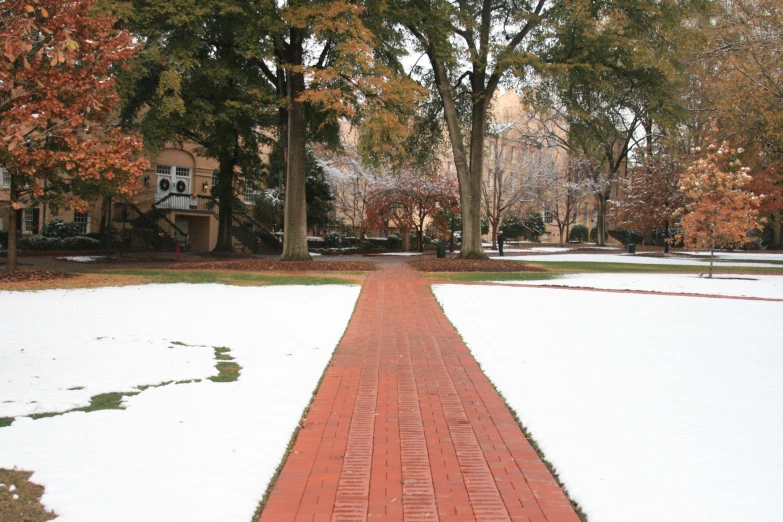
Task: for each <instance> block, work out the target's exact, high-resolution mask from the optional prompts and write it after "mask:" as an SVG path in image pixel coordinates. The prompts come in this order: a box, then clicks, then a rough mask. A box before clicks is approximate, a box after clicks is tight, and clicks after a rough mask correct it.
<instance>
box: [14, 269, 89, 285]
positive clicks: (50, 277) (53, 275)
mask: <svg viewBox="0 0 783 522" xmlns="http://www.w3.org/2000/svg"><path fill="white" fill-rule="evenodd" d="M72 277H78V276H77V275H76V274H68V273H66V272H54V271H51V270H15V271H13V272H8V271H5V270H3V271H0V283H31V282H37V281H54V280H57V279H70V278H72Z"/></svg>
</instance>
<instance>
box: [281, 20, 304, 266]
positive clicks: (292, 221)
mask: <svg viewBox="0 0 783 522" xmlns="http://www.w3.org/2000/svg"><path fill="white" fill-rule="evenodd" d="M298 32H299V31H298V30H296V29H292V30H291V33H292V37H291V46H290V47H291V55H290V56H289V63H290V64H292V65H301V63H302V58H303V56H302V55H303V43H302V40H301V37H300V36H299V35H298ZM287 83H288V159H287V161H286V182H285V216H284V217H283V226H284V227H285V235H284V238H283V255H282V257H281V260H283V261H310V253H309V252H308V251H307V201H306V195H305V177H306V171H305V169H306V165H305V154H306V148H307V115H306V112H305V104H304V102H303V101H301V100H300V96H301V94H302V93H303V92H304V90H305V79H304V74H302V73H301V72H290V73H289V76H288V82H287Z"/></svg>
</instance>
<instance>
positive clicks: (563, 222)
mask: <svg viewBox="0 0 783 522" xmlns="http://www.w3.org/2000/svg"><path fill="white" fill-rule="evenodd" d="M596 169H600V165H596V162H595V160H592V159H590V158H586V157H583V156H570V157H569V158H568V161H567V163H566V165H564V166H558V167H556V168H552V169H548V170H544V171H542V173H541V174H542V175H541V176H540V177H539V178H538V181H539V183H538V187H537V190H536V192H535V193H534V194H535V199H536V201H537V203H538V205H539V206H541V208H542V209H543V210H544V212H545V214H546V213H548V214H549V215H550V216H551V217H552V222H553V223H555V224H556V225H557V228H558V231H559V232H560V244H561V245H562V244H563V243H564V242H565V240H566V238H567V237H568V231H569V228H570V227H571V225H573V224H574V223H575V222H576V219H577V211H578V209H579V205H581V204H582V202H583V201H584V200H585V199H586V198H588V197H589V196H591V195H593V194H595V192H596V189H595V182H594V174H595V170H596Z"/></svg>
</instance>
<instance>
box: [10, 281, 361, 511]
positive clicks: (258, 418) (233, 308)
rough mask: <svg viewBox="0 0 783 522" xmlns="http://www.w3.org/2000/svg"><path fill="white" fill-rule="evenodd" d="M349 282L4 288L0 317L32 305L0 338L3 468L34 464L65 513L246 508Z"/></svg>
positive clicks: (312, 378) (345, 309)
mask: <svg viewBox="0 0 783 522" xmlns="http://www.w3.org/2000/svg"><path fill="white" fill-rule="evenodd" d="M358 293H359V287H357V286H347V285H325V286H295V287H294V286H270V287H263V288H258V287H239V286H226V285H217V284H210V285H203V284H168V285H146V286H128V287H118V288H100V289H80V290H47V291H40V292H22V293H19V292H13V293H11V292H0V316H2V317H19V318H29V319H28V320H19V321H13V322H9V323H8V324H7V325H6V326H5V328H4V332H3V333H4V337H3V343H1V344H0V357H1V358H2V360H3V364H2V365H0V397H3V401H2V402H0V416H2V417H15V419H16V420H15V421H14V422H13V423H12V424H11V425H10V426H6V427H0V469H6V470H10V469H14V468H17V469H18V470H20V471H28V472H33V475H32V477H30V479H29V480H30V482H32V483H34V484H40V485H42V486H44V488H45V491H44V494H43V497H42V500H41V501H42V503H43V505H44V508H45V509H47V510H50V511H53V512H55V513H57V515H59V516H60V517H62V518H63V520H78V521H80V522H105V521H107V520H112V521H126V520H127V521H134V522H135V521H138V520H166V521H167V522H168V521H172V522H174V521H188V522H192V521H204V522H213V521H215V520H220V521H227V522H231V521H241V522H247V521H249V520H251V518H252V515H253V513H254V512H255V510H256V507H257V505H258V503H259V501H260V500H261V498H262V496H263V494H264V492H265V490H266V487H267V484H268V482H269V480H270V478H271V477H272V476H273V474H274V472H275V470H276V468H277V466H278V464H279V463H280V459H281V458H282V456H283V454H284V452H285V450H286V447H287V445H288V442H289V439H290V437H291V434H292V433H293V431H294V430H295V428H296V427H297V424H298V422H299V420H300V416H301V414H302V411H303V409H304V408H305V407H306V406H307V404H308V402H309V401H310V398H311V394H312V392H313V390H314V388H315V386H316V384H317V382H318V380H319V378H320V376H321V375H322V373H323V370H324V368H325V366H326V364H327V363H328V361H329V359H330V357H331V354H332V352H333V350H334V348H335V346H336V345H337V342H338V341H339V339H340V337H341V336H342V333H343V331H344V329H345V326H346V324H347V322H348V319H349V317H350V314H351V312H352V310H353V307H354V304H355V301H356V298H357V296H358ZM32 318H35V319H34V320H33V319H32ZM14 480H21V479H18V478H15V479H14ZM20 487H21V486H20Z"/></svg>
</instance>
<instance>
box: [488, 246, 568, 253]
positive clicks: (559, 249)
mask: <svg viewBox="0 0 783 522" xmlns="http://www.w3.org/2000/svg"><path fill="white" fill-rule="evenodd" d="M570 250H573V249H571V248H568V247H532V248H513V247H512V248H506V247H505V246H504V247H503V253H504V254H507V253H509V252H540V253H544V254H548V253H557V252H568V251H570ZM484 252H490V253H497V252H498V250H493V249H491V248H485V249H484Z"/></svg>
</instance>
